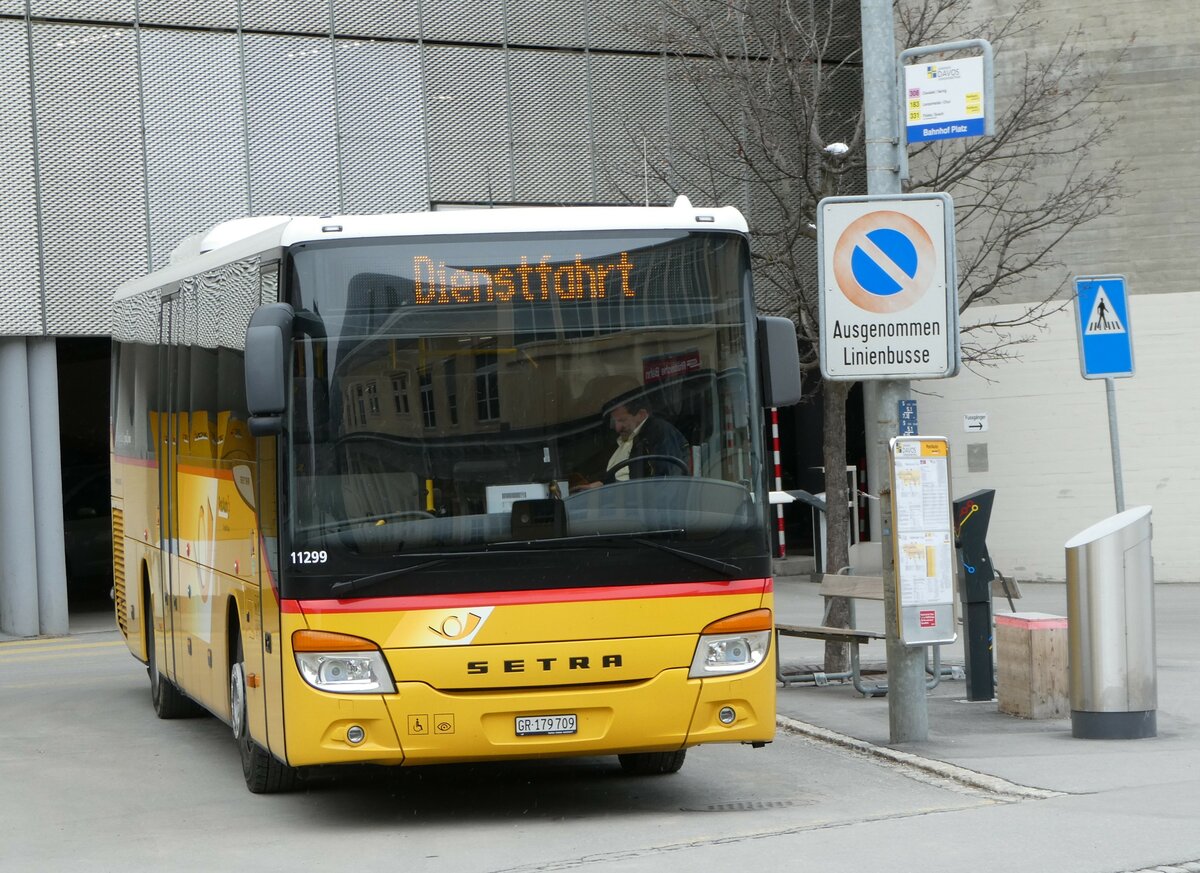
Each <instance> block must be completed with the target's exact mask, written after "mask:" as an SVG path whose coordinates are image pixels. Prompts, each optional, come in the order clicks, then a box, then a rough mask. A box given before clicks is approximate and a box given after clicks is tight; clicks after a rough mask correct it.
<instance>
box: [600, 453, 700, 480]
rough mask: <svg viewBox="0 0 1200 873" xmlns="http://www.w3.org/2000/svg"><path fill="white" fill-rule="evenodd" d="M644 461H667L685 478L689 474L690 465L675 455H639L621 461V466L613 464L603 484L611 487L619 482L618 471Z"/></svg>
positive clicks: (601, 478)
mask: <svg viewBox="0 0 1200 873" xmlns="http://www.w3.org/2000/svg"><path fill="white" fill-rule="evenodd" d="M642 461H666V462H667V463H668V464H673V465H674V466H676V467H678V468H679V472H680V473H682V474H683V475H684V476H686V475H687V474H688V472H689V471H688V465H687V464H686V463H685V462H683V461H681V460H679V458H677V457H675V456H674V455H638V456H637V457H634V458H626V459H625V460H624V461H621V462H620V463H619V464H613V465H612V466H611V467H609V468H608V472H607V473H605V474H604V475H603V476H601V477H600V481H601V482H603V483H604V484H605V485H610V484H612V483H613V482H616V481H617V471H618V470H624V469H625V468H626V467H628V466H629V465H630V464H637V463H640V462H642Z"/></svg>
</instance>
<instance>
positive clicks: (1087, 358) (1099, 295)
mask: <svg viewBox="0 0 1200 873" xmlns="http://www.w3.org/2000/svg"><path fill="white" fill-rule="evenodd" d="M1075 325H1076V329H1077V336H1078V337H1079V370H1080V372H1081V373H1082V374H1083V378H1085V379H1119V378H1123V377H1125V376H1132V375H1133V335H1132V331H1131V328H1130V325H1129V298H1128V295H1127V294H1126V293H1125V277H1124V276H1076V277H1075Z"/></svg>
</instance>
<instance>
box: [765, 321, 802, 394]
mask: <svg viewBox="0 0 1200 873" xmlns="http://www.w3.org/2000/svg"><path fill="white" fill-rule="evenodd" d="M757 320H758V371H759V375H760V376H761V382H762V394H763V406H791V405H792V404H794V403H799V402H800V398H801V397H802V396H803V392H802V390H801V387H800V347H799V345H798V344H797V343H796V326H795V325H794V324H792V320H791V319H790V318H779V317H777V316H772V315H760V316H758V319H757Z"/></svg>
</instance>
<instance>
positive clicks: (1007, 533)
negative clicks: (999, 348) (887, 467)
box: [913, 0, 1200, 581]
mask: <svg viewBox="0 0 1200 873" xmlns="http://www.w3.org/2000/svg"><path fill="white" fill-rule="evenodd" d="M974 5H975V12H976V14H978V15H980V16H984V15H987V14H1002V13H1004V12H1006V11H1007V10H1009V9H1010V8H1011V4H1008V3H1002V2H998V0H987V2H979V0H977V2H976V3H975V4H974ZM1041 15H1042V17H1043V18H1044V19H1045V23H1044V25H1043V26H1041V27H1039V28H1038V29H1037V30H1036V31H1033V32H1031V33H1029V34H1026V35H1022V38H1021V40H1022V42H1021V49H1022V51H1019V52H1016V53H1012V52H1009V53H1007V54H1001V55H1000V56H998V57H997V69H998V73H999V76H1000V82H999V92H998V94H997V100H998V101H1001V102H1002V101H1004V100H1010V99H1013V98H1014V96H1015V94H1014V93H1013V90H1012V81H1013V79H1012V76H1011V75H1009V76H1005V74H1004V70H1005V68H1006V67H1007V68H1008V69H1009V71H1010V72H1011V70H1012V69H1013V68H1014V67H1019V66H1021V65H1023V63H1024V62H1025V61H1026V59H1028V60H1031V61H1033V62H1045V61H1048V60H1049V59H1050V58H1052V57H1053V52H1054V51H1055V50H1056V48H1057V46H1058V45H1059V43H1060V42H1061V40H1062V39H1063V38H1064V37H1065V36H1067V35H1068V34H1069V32H1070V31H1071V30H1072V28H1076V27H1077V28H1078V32H1079V39H1080V46H1081V47H1082V48H1083V49H1084V51H1085V58H1086V62H1087V64H1088V65H1090V66H1092V67H1100V66H1102V65H1105V64H1107V63H1110V62H1114V61H1115V63H1116V66H1115V68H1114V69H1113V71H1112V75H1111V76H1110V78H1109V80H1108V81H1107V83H1106V85H1105V86H1104V89H1103V92H1102V94H1101V97H1102V98H1103V99H1105V100H1112V101H1118V102H1115V103H1113V104H1109V105H1107V106H1105V107H1104V111H1105V112H1109V113H1114V114H1119V116H1120V118H1121V120H1120V122H1119V124H1118V125H1117V127H1116V131H1115V134H1114V135H1113V136H1112V138H1111V139H1109V140H1108V141H1107V142H1105V143H1102V144H1100V145H1098V146H1093V145H1090V144H1089V145H1086V146H1085V147H1084V148H1082V149H1080V152H1081V153H1085V154H1084V160H1085V162H1087V163H1088V164H1089V165H1090V166H1093V167H1100V166H1103V165H1106V164H1109V163H1111V162H1113V161H1116V160H1120V161H1122V162H1124V163H1125V164H1126V165H1127V166H1128V172H1127V175H1126V178H1125V184H1124V194H1123V196H1122V197H1121V199H1120V201H1119V203H1118V204H1117V207H1116V209H1115V210H1114V211H1113V212H1112V213H1111V214H1110V215H1108V216H1105V217H1103V218H1101V219H1099V220H1097V221H1095V222H1093V223H1091V224H1089V225H1087V226H1085V227H1084V228H1083V229H1081V230H1080V231H1078V232H1076V233H1073V234H1072V235H1071V236H1069V237H1068V238H1067V239H1066V240H1065V241H1064V242H1063V244H1062V245H1061V247H1060V248H1059V250H1058V259H1059V260H1060V261H1061V262H1062V263H1061V266H1060V267H1059V268H1058V269H1057V271H1054V272H1051V273H1049V274H1047V275H1045V276H1042V277H1040V278H1038V279H1037V280H1035V281H1029V282H1024V283H1022V284H1021V285H1020V286H1019V290H1018V293H1017V294H1016V295H1014V296H1013V297H1012V298H1011V299H1009V300H1006V301H1005V302H1004V303H1001V304H998V305H991V306H974V307H971V308H970V309H968V310H967V311H966V313H964V315H963V321H964V324H966V323H970V322H973V321H976V322H984V321H990V320H1002V319H1005V318H1006V317H1009V316H1011V315H1013V314H1015V313H1016V312H1018V311H1019V310H1020V308H1021V305H1022V304H1023V303H1027V302H1030V301H1033V300H1037V299H1041V297H1043V296H1045V295H1046V294H1047V293H1048V292H1049V291H1052V290H1054V288H1055V287H1057V286H1058V285H1059V283H1065V284H1066V286H1067V287H1066V288H1065V289H1064V290H1065V293H1066V295H1067V296H1066V298H1065V299H1067V300H1069V299H1070V295H1071V294H1073V285H1072V283H1071V279H1072V277H1073V276H1077V275H1106V274H1122V275H1124V276H1125V277H1126V280H1127V285H1128V288H1129V291H1130V293H1131V299H1130V317H1131V321H1132V337H1133V350H1134V364H1135V369H1136V372H1135V375H1134V376H1133V377H1132V378H1128V379H1119V380H1115V381H1116V406H1117V411H1118V413H1117V420H1118V424H1119V439H1120V452H1121V460H1122V466H1123V473H1124V475H1123V479H1124V490H1125V503H1126V506H1128V507H1133V506H1138V505H1143V504H1149V505H1151V506H1153V507H1154V534H1155V535H1154V543H1153V551H1154V557H1155V574H1156V578H1157V579H1158V580H1160V581H1195V580H1196V579H1198V578H1200V550H1198V549H1197V548H1196V544H1197V542H1198V539H1197V536H1196V532H1195V522H1194V521H1193V519H1192V516H1191V510H1190V508H1189V507H1190V506H1191V505H1192V504H1193V503H1194V502H1195V494H1196V493H1197V490H1200V473H1198V472H1197V466H1198V465H1197V450H1198V449H1200V437H1198V436H1197V434H1200V402H1198V401H1197V399H1196V393H1195V391H1194V388H1193V386H1194V382H1195V380H1196V379H1197V378H1200V343H1197V341H1196V336H1197V335H1196V332H1195V327H1194V326H1195V325H1196V324H1198V323H1200V292H1198V291H1197V290H1196V280H1195V275H1196V270H1195V266H1194V265H1195V261H1196V252H1197V251H1200V228H1198V224H1200V206H1197V203H1200V175H1198V174H1197V172H1196V169H1195V168H1196V167H1197V165H1200V118H1198V117H1197V113H1196V107H1197V106H1198V105H1200V47H1198V46H1200V41H1198V40H1197V37H1198V36H1200V18H1198V17H1197V15H1196V5H1195V3H1194V2H1191V0H1167V2H1161V3H1156V4H1154V6H1153V8H1150V7H1140V8H1135V7H1133V6H1130V5H1128V4H1121V3H1113V2H1111V0H1073V2H1069V3H1052V4H1050V3H1048V4H1045V7H1044V8H1043V9H1042V10H1041ZM1131 39H1132V42H1130V40H1131ZM1126 46H1128V47H1127V48H1126ZM1122 52H1124V53H1123V54H1122ZM1074 157H1075V155H1072V156H1070V159H1073V158H1074ZM1054 171H1055V170H1054V167H1053V166H1049V167H1047V169H1046V172H1049V173H1053V172H1054ZM1033 181H1034V182H1035V184H1036V182H1037V180H1033ZM1075 334H1076V327H1075V313H1074V311H1073V309H1072V308H1071V307H1068V308H1066V309H1065V310H1063V311H1061V312H1058V313H1056V314H1054V315H1052V316H1050V317H1049V318H1047V319H1046V320H1045V321H1044V323H1043V329H1042V330H1031V331H1026V332H1024V336H1026V337H1027V338H1028V339H1029V343H1028V344H1027V345H1024V346H1023V347H1021V348H1020V349H1019V354H1020V358H1019V359H1018V360H1015V361H1012V362H1010V363H1005V364H1002V365H1000V366H999V367H996V368H985V369H980V370H978V371H976V372H972V371H970V370H967V371H964V372H963V373H962V374H961V375H959V376H958V377H957V378H954V379H947V380H942V381H940V382H936V383H914V385H913V388H914V391H915V392H919V393H914V395H913V396H914V397H916V398H917V400H918V404H919V409H920V425H921V429H922V431H923V432H927V433H941V434H946V435H947V436H948V437H949V438H950V440H951V447H952V453H953V476H954V490H955V492H956V493H959V494H962V493H967V492H969V491H973V490H975V489H977V488H985V487H987V488H995V489H997V494H996V503H995V509H994V512H993V514H992V522H991V533H990V536H989V545H990V548H991V552H992V556H993V558H994V560H995V562H996V565H997V567H999V568H1001V569H1002V570H1003V571H1004V572H1005V573H1011V574H1013V575H1015V576H1016V577H1018V578H1023V579H1062V578H1063V577H1064V574H1065V564H1064V551H1063V544H1064V543H1065V542H1066V541H1067V540H1068V539H1070V538H1071V537H1072V536H1073V535H1074V534H1076V533H1078V532H1080V531H1082V530H1083V529H1084V528H1086V527H1088V526H1089V525H1091V524H1092V523H1093V522H1096V521H1099V520H1100V519H1102V518H1104V517H1106V516H1108V515H1111V514H1112V513H1113V512H1115V503H1114V491H1113V477H1112V469H1113V468H1112V461H1111V458H1110V451H1109V430H1108V416H1107V407H1106V402H1105V387H1104V382H1103V381H1085V380H1084V379H1083V378H1082V377H1081V376H1080V367H1079V355H1078V350H1077V341H1076V335H1075ZM973 414H986V416H987V431H986V432H980V431H979V430H970V431H968V430H967V427H968V425H969V424H970V421H969V420H967V419H966V418H965V417H966V416H968V415H973ZM975 421H977V419H976V420H975Z"/></svg>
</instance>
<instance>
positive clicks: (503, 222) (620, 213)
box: [113, 197, 747, 300]
mask: <svg viewBox="0 0 1200 873" xmlns="http://www.w3.org/2000/svg"><path fill="white" fill-rule="evenodd" d="M606 230H632V231H638V230H707V231H712V230H718V231H732V232H737V233H746V232H747V226H746V220H745V219H744V218H743V217H742V214H741V213H740V212H738V210H737V209H735V208H733V207H732V206H722V207H716V208H706V209H701V208H696V207H693V206H692V204H691V203H690V202H689V201H688V199H687V198H686V197H679V198H677V199H676V201H675V204H674V205H673V206H544V207H513V208H507V207H506V208H497V209H487V208H480V209H447V210H440V211H435V212H396V213H388V214H382V215H322V216H316V215H305V216H286V215H265V216H263V215H260V216H253V217H250V218H236V219H233V220H232V221H226V222H222V223H221V224H218V225H216V226H215V227H213V228H212V229H211V230H209V231H207V232H205V233H200V234H194V235H193V236H190V237H188V238H187V239H185V240H184V241H183V242H182V243H180V245H179V246H178V247H177V248H176V249H175V251H174V252H173V253H172V255H171V262H170V263H169V264H168V265H167V266H165V267H162V268H160V269H158V270H156V271H155V272H153V273H150V274H149V275H146V276H141V277H139V278H137V279H133V280H130V281H128V282H125V283H123V284H122V285H120V286H119V287H118V288H117V289H116V292H115V293H114V295H113V296H114V299H115V300H119V299H121V298H123V297H129V296H132V295H134V294H139V293H141V292H143V291H147V290H150V289H152V288H157V287H160V286H162V285H167V284H170V283H171V282H175V281H178V280H179V279H182V278H184V277H186V276H191V275H195V274H196V273H199V272H203V271H204V270H207V269H212V268H215V267H218V266H221V265H222V264H227V263H229V262H231V261H236V260H239V259H241V258H245V257H249V256H251V255H253V254H255V253H257V252H262V251H268V250H270V249H275V248H280V247H286V246H291V245H296V244H298V243H305V242H313V241H316V240H330V239H366V238H372V237H404V236H453V235H456V234H464V235H478V234H492V233H547V232H552V231H565V232H571V231H576V232H599V231H606Z"/></svg>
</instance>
